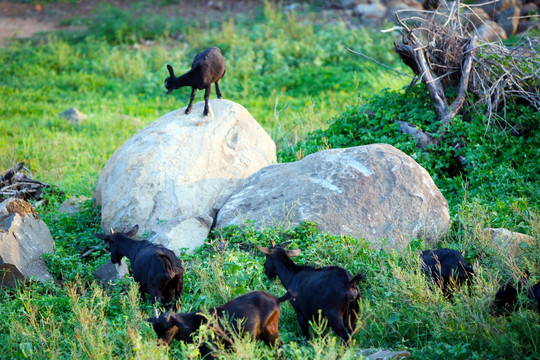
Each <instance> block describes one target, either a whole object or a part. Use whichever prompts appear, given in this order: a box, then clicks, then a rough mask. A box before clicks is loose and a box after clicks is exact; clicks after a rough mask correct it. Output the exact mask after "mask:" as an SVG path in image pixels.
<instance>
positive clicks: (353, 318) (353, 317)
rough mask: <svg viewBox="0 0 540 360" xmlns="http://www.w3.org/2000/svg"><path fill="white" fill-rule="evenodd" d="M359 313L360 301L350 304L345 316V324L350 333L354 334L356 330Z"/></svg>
mask: <svg viewBox="0 0 540 360" xmlns="http://www.w3.org/2000/svg"><path fill="white" fill-rule="evenodd" d="M359 312H360V305H359V304H358V300H354V301H353V302H352V303H350V304H349V306H348V307H347V309H346V310H345V312H344V314H343V322H344V323H345V328H346V329H347V331H348V332H349V333H352V332H353V331H354V330H355V329H356V322H357V321H358V313H359Z"/></svg>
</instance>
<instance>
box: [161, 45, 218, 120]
mask: <svg viewBox="0 0 540 360" xmlns="http://www.w3.org/2000/svg"><path fill="white" fill-rule="evenodd" d="M167 69H168V70H169V75H170V76H169V77H168V78H167V79H165V88H166V89H167V90H168V91H167V94H170V93H172V92H173V90H175V89H178V88H180V87H183V86H191V97H190V99H189V105H188V107H187V109H186V114H189V113H190V112H191V107H192V106H193V99H195V94H196V93H197V89H199V90H202V89H205V91H204V113H203V114H204V116H207V115H208V111H209V108H208V99H209V98H210V91H211V88H212V83H215V84H216V94H217V97H218V99H221V98H222V96H221V91H220V90H219V85H218V81H219V80H221V78H222V77H223V75H225V71H226V70H225V58H223V55H222V54H221V51H220V50H219V49H218V48H217V47H209V48H208V49H206V50H204V51H203V52H201V53H198V54H197V55H196V56H195V59H193V64H192V65H191V70H189V71H188V72H187V73H185V74H184V75H181V76H178V77H176V76H174V70H173V68H172V66H171V65H167Z"/></svg>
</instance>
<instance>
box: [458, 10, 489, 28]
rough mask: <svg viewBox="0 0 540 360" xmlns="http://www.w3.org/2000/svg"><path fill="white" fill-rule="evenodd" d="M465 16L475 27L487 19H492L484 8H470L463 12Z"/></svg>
mask: <svg viewBox="0 0 540 360" xmlns="http://www.w3.org/2000/svg"><path fill="white" fill-rule="evenodd" d="M463 16H464V17H465V18H466V19H468V20H469V22H470V24H472V25H474V27H475V28H478V27H479V26H481V25H482V24H483V23H484V22H486V21H487V20H491V19H490V17H489V15H488V14H487V13H486V12H485V11H484V10H483V9H482V8H476V7H475V8H472V7H471V8H468V9H466V10H465V11H464V12H463Z"/></svg>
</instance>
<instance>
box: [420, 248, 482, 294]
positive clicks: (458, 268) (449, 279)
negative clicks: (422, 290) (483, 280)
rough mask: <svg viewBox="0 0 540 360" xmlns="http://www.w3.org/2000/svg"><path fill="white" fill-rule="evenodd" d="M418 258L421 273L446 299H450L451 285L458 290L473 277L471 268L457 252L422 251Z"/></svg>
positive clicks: (446, 250)
mask: <svg viewBox="0 0 540 360" xmlns="http://www.w3.org/2000/svg"><path fill="white" fill-rule="evenodd" d="M420 258H421V260H422V271H423V272H424V273H425V274H426V275H427V276H429V277H431V278H432V279H433V280H434V281H435V283H436V284H437V285H438V286H439V287H440V288H441V290H442V292H443V294H444V295H445V296H446V297H452V294H451V292H450V290H451V287H452V285H455V286H457V287H458V288H459V286H461V285H462V284H463V283H465V282H468V281H470V279H471V277H472V276H474V270H473V268H471V267H470V266H469V265H467V262H466V261H465V259H464V258H463V255H461V253H460V252H459V251H457V250H452V249H437V250H424V251H422V254H421V255H420Z"/></svg>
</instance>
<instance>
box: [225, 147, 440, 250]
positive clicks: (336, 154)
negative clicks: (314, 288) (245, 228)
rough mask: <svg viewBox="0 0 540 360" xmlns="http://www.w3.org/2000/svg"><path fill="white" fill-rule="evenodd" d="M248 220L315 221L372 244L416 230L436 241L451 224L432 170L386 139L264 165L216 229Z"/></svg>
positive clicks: (393, 244) (396, 243)
mask: <svg viewBox="0 0 540 360" xmlns="http://www.w3.org/2000/svg"><path fill="white" fill-rule="evenodd" d="M248 219H249V220H254V221H255V226H256V228H258V229H261V228H264V227H265V226H269V225H278V226H283V227H285V228H288V227H292V226H296V225H298V224H299V223H300V222H302V221H306V220H311V221H314V222H316V223H318V224H319V229H320V230H321V231H323V232H330V233H333V234H336V235H351V236H355V237H361V238H366V239H368V240H370V241H371V242H372V244H373V247H375V248H380V247H381V246H382V247H390V248H401V247H402V246H403V245H405V244H407V243H408V241H409V240H411V239H412V238H414V237H418V236H423V237H424V238H425V239H426V240H427V241H428V242H429V243H430V244H431V245H435V243H436V242H437V241H438V239H439V238H440V237H441V236H442V235H444V234H445V233H446V232H447V230H448V228H449V225H450V216H449V212H448V204H447V202H446V200H445V199H444V197H443V196H442V194H441V192H440V191H439V189H438V188H437V187H436V186H435V184H434V183H433V180H432V179H431V177H430V176H429V174H428V173H427V172H426V171H425V170H424V169H423V168H422V167H421V166H420V165H419V164H418V163H416V161H414V160H413V159H412V158H411V157H410V156H408V155H406V154H405V153H403V152H402V151H400V150H398V149H396V148H394V147H393V146H390V145H386V144H375V145H366V146H358V147H353V148H347V149H333V150H326V151H321V152H318V153H316V154H311V155H309V156H306V157H305V158H304V159H302V160H300V161H297V162H294V163H285V164H277V165H271V166H268V167H265V168H264V169H261V170H260V171H258V172H257V173H255V174H253V175H252V176H250V177H249V178H248V179H246V181H245V182H244V183H243V185H242V188H241V190H240V191H239V192H238V193H236V194H234V195H233V196H231V197H230V198H229V200H228V201H227V202H226V203H225V205H224V206H223V207H222V208H221V210H220V211H219V213H218V217H217V223H216V227H218V228H220V227H225V226H229V225H232V224H242V223H244V222H245V221H246V220H248ZM384 239H388V241H386V240H384Z"/></svg>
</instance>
